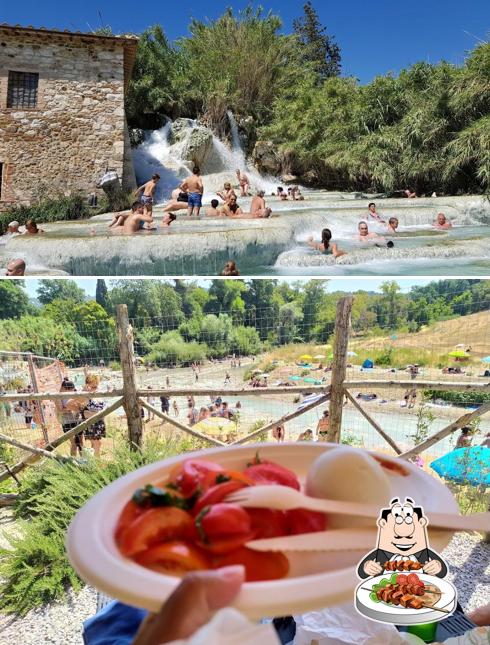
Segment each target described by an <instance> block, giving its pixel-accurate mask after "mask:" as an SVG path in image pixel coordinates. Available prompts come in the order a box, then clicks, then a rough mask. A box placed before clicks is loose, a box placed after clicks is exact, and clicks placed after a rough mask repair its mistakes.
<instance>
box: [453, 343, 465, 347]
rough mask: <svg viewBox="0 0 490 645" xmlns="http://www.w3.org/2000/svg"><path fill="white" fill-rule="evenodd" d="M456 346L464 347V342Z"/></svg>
mask: <svg viewBox="0 0 490 645" xmlns="http://www.w3.org/2000/svg"><path fill="white" fill-rule="evenodd" d="M455 347H464V343H459V344H458V345H455Z"/></svg>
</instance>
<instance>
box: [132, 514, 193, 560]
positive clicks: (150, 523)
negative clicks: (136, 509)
mask: <svg viewBox="0 0 490 645" xmlns="http://www.w3.org/2000/svg"><path fill="white" fill-rule="evenodd" d="M191 531H192V516H191V515H190V514H189V513H187V512H186V511H183V510H181V509H180V508H175V506H161V507H159V508H151V509H150V510H147V511H145V512H144V513H142V515H140V516H139V517H137V518H136V519H135V520H134V521H133V522H131V524H130V525H129V527H128V528H127V529H126V530H125V531H124V532H123V533H122V535H121V538H120V542H119V548H120V550H121V552H122V553H123V555H126V556H132V555H135V554H136V553H140V552H141V551H145V550H146V549H148V548H150V547H152V546H154V545H155V544H158V543H159V542H165V541H168V540H175V539H179V538H185V537H187V535H189V534H190V532H191Z"/></svg>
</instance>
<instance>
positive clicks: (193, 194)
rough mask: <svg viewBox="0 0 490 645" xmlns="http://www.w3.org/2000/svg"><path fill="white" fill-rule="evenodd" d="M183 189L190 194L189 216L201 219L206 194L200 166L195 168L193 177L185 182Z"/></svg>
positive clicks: (188, 202)
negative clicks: (203, 199) (203, 198)
mask: <svg viewBox="0 0 490 645" xmlns="http://www.w3.org/2000/svg"><path fill="white" fill-rule="evenodd" d="M181 188H182V190H184V191H187V194H188V201H187V214H188V215H195V216H196V217H199V211H200V210H201V206H202V194H203V192H204V187H203V183H202V179H201V171H200V169H199V166H194V168H193V169H192V175H191V176H190V177H187V178H186V179H185V180H184V182H183V183H182V186H181Z"/></svg>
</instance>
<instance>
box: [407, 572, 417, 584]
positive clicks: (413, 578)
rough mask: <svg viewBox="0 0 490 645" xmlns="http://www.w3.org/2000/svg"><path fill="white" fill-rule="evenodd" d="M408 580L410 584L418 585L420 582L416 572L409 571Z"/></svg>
mask: <svg viewBox="0 0 490 645" xmlns="http://www.w3.org/2000/svg"><path fill="white" fill-rule="evenodd" d="M407 582H408V584H409V585H418V584H420V579H419V577H418V575H417V574H416V573H409V574H408V576H407Z"/></svg>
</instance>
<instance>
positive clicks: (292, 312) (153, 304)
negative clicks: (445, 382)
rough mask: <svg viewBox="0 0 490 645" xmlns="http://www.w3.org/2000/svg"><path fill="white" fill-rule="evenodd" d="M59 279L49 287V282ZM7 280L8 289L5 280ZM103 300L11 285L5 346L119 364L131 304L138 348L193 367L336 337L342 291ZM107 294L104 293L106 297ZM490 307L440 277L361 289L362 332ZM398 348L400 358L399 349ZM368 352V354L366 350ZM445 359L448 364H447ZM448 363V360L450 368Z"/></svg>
mask: <svg viewBox="0 0 490 645" xmlns="http://www.w3.org/2000/svg"><path fill="white" fill-rule="evenodd" d="M48 282H49V284H48ZM0 286H1V285H0ZM98 294H99V301H101V302H104V303H105V305H104V306H103V305H102V304H101V302H96V301H95V300H87V299H86V298H84V297H82V296H83V294H82V293H81V292H80V289H79V287H78V286H77V285H76V283H75V282H73V281H70V280H59V281H41V282H40V286H39V289H38V296H39V300H40V301H41V302H44V303H45V304H42V305H41V306H39V305H38V306H37V307H36V306H34V305H32V304H31V303H29V301H28V298H27V296H26V294H25V291H24V285H23V283H22V282H13V281H12V282H9V283H8V284H7V283H5V285H4V286H1V294H0V295H2V298H1V301H2V306H1V307H0V347H1V348H2V349H5V350H13V351H19V350H20V351H32V352H34V353H36V354H41V355H43V356H54V357H59V358H61V359H62V360H64V361H65V362H66V363H67V364H69V365H80V364H85V363H91V364H94V363H95V362H98V361H99V360H100V359H104V360H105V361H106V362H110V361H117V360H118V352H117V338H116V330H115V306H116V305H117V304H120V303H124V304H126V305H127V307H128V312H129V317H130V319H131V322H132V324H133V327H134V330H135V350H136V354H137V355H138V356H139V357H140V358H141V359H142V360H144V361H145V362H150V363H156V364H158V365H162V366H163V365H188V364H190V363H192V362H194V361H199V360H202V359H204V358H223V357H225V356H228V355H231V354H233V353H234V354H236V355H240V356H245V355H256V354H259V353H260V352H262V351H264V350H268V349H272V348H274V347H279V346H282V345H288V344H290V343H311V344H315V343H326V342H328V341H329V340H331V337H332V334H333V331H334V321H335V310H336V304H337V301H338V299H339V298H340V297H341V296H342V295H343V294H342V293H341V292H329V291H328V281H327V280H311V281H308V282H303V283H300V282H298V283H285V282H278V281H276V280H250V281H243V280H212V281H211V283H210V286H209V287H208V288H204V287H203V286H200V285H198V284H196V283H194V282H192V281H183V280H176V281H174V282H173V283H172V282H170V281H168V282H165V281H160V280H151V281H150V280H122V281H117V280H116V281H113V282H111V283H110V284H109V287H108V286H107V285H106V283H105V281H103V280H99V281H98ZM102 294H103V297H102ZM489 308H490V281H488V280H440V281H435V282H431V283H430V284H428V285H427V286H424V287H413V288H412V289H411V291H410V292H409V293H402V292H401V290H400V287H399V285H398V284H397V283H396V282H394V281H387V282H384V283H383V284H382V289H381V293H368V292H366V291H358V292H357V293H356V294H355V299H354V305H353V311H352V326H353V332H354V335H355V336H362V337H364V338H369V337H370V336H376V335H386V333H390V334H391V333H392V332H394V331H399V332H416V331H419V330H420V329H421V328H422V327H423V326H425V325H428V324H431V323H433V322H436V321H439V320H444V319H448V318H452V317H458V316H462V315H467V314H472V313H477V312H479V311H486V310H488V309H489ZM390 352H391V354H390ZM364 353H365V354H366V356H364ZM358 354H359V357H358V360H361V359H363V358H366V357H369V358H372V359H374V360H375V361H376V363H377V364H379V365H392V366H402V365H403V364H407V363H410V362H419V363H420V364H427V365H429V364H434V363H436V364H439V362H441V361H442V363H444V360H446V363H447V361H448V360H449V358H448V357H443V356H439V355H437V356H436V355H435V354H434V353H433V352H432V349H431V348H420V351H418V353H417V356H415V355H413V353H412V350H411V349H410V348H404V347H398V348H397V350H396V352H395V354H396V355H395V354H393V350H392V348H391V349H390V348H375V349H373V348H371V349H366V350H365V352H364V349H363V348H362V347H361V348H359V350H358ZM444 364H445V363H444ZM441 366H443V365H442V364H441Z"/></svg>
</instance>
